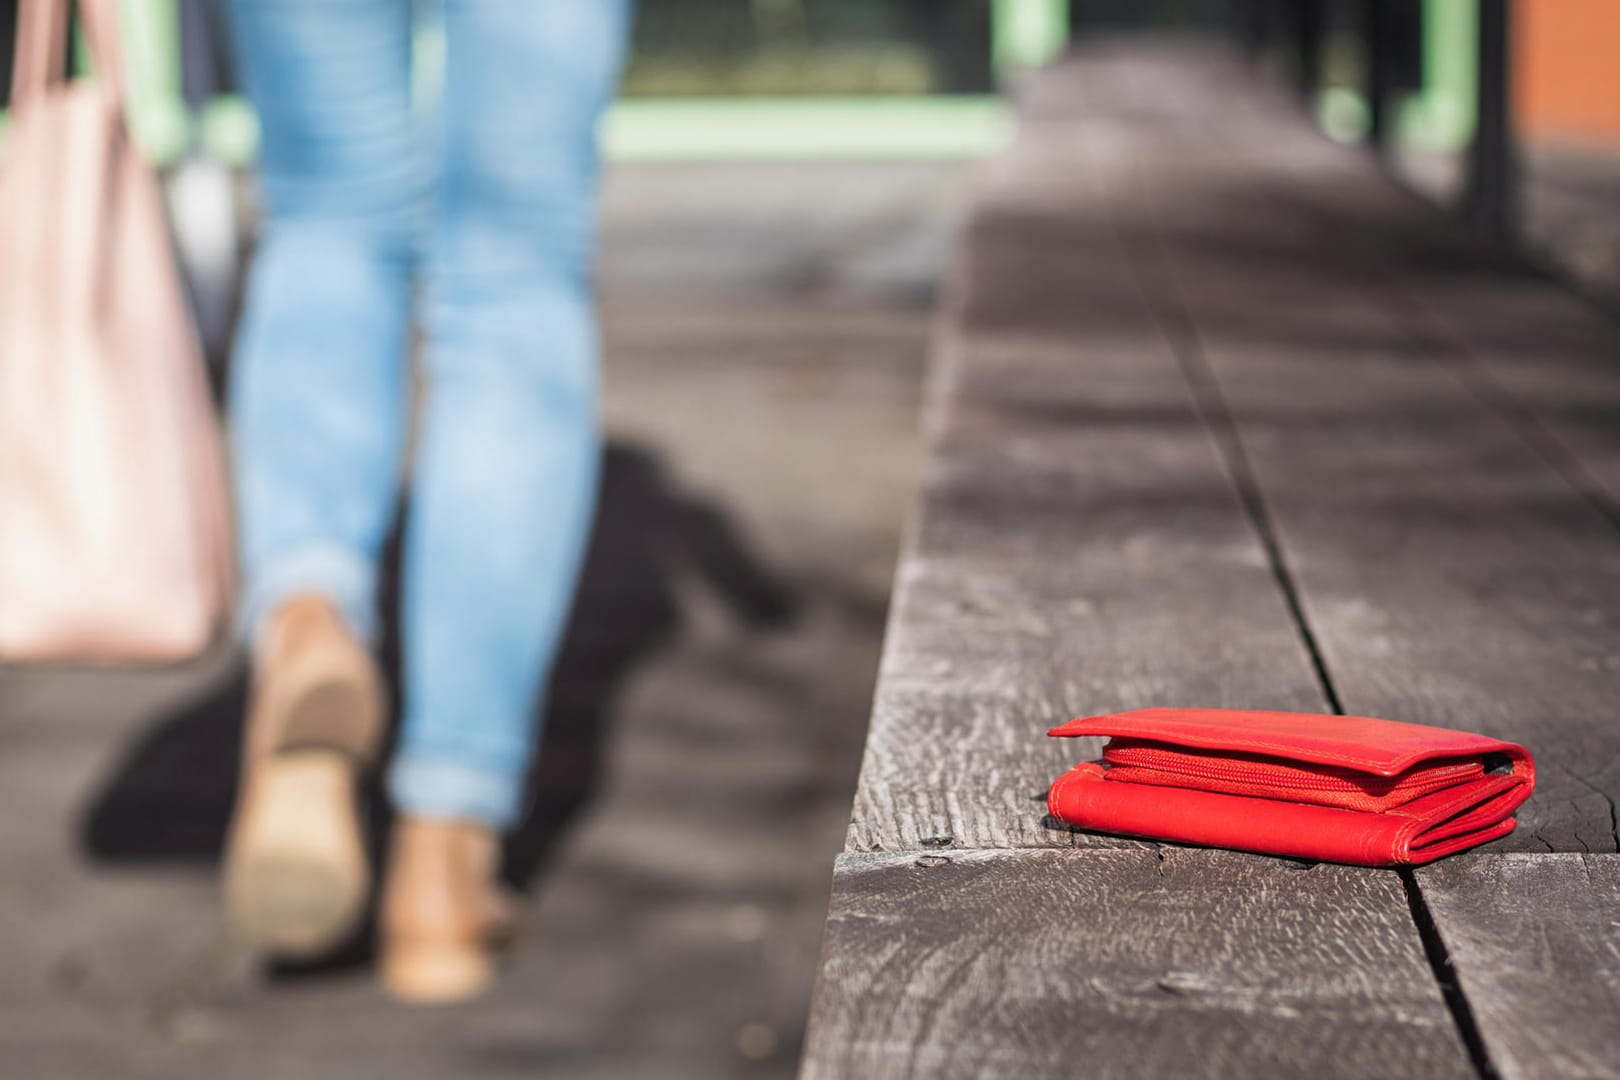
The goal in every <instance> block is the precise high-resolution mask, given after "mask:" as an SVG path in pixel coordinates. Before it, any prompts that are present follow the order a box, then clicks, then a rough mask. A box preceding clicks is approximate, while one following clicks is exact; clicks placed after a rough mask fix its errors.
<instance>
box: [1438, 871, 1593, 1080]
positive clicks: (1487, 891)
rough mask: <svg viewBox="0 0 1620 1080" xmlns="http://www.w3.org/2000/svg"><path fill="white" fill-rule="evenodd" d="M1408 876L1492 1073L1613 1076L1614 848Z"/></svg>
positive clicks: (1512, 1077)
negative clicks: (1436, 929) (1418, 888)
mask: <svg viewBox="0 0 1620 1080" xmlns="http://www.w3.org/2000/svg"><path fill="white" fill-rule="evenodd" d="M1417 879H1418V881H1419V882H1420V883H1421V884H1422V887H1423V895H1424V898H1425V900H1426V902H1427V904H1428V906H1429V909H1430V910H1431V911H1432V912H1433V913H1434V916H1435V919H1436V920H1437V921H1438V922H1439V924H1440V925H1441V928H1442V929H1441V936H1442V937H1443V938H1444V939H1445V943H1446V947H1447V949H1448V950H1449V951H1450V955H1451V962H1452V965H1453V967H1454V968H1455V969H1456V973H1457V979H1458V982H1459V983H1460V985H1461V987H1462V990H1463V993H1464V994H1465V995H1466V997H1467V999H1468V1003H1469V1006H1470V1007H1471V1009H1472V1010H1473V1013H1474V1016H1475V1018H1476V1019H1477V1020H1478V1022H1479V1027H1480V1031H1481V1033H1482V1035H1483V1036H1484V1039H1485V1045H1486V1049H1487V1050H1488V1051H1489V1053H1490V1059H1491V1061H1492V1063H1493V1064H1494V1065H1495V1066H1496V1069H1497V1072H1498V1073H1500V1074H1501V1075H1502V1076H1503V1077H1505V1078H1508V1080H1520V1078H1523V1080H1535V1078H1538V1077H1543V1076H1577V1077H1599V1076H1602V1077H1613V1076H1620V856H1617V855H1573V854H1557V855H1552V854H1545V853H1543V854H1539V855H1532V854H1509V855H1489V854H1478V855H1466V856H1462V857H1460V858H1456V859H1450V860H1447V861H1445V862H1441V863H1437V864H1435V865H1434V866H1431V867H1426V868H1424V869H1422V870H1419V871H1418V872H1417Z"/></svg>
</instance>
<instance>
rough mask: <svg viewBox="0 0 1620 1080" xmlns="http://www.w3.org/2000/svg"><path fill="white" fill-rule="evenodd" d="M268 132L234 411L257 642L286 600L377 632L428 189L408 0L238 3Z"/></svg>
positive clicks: (245, 66) (238, 25)
mask: <svg viewBox="0 0 1620 1080" xmlns="http://www.w3.org/2000/svg"><path fill="white" fill-rule="evenodd" d="M229 9H230V10H229V14H230V16H231V20H230V21H231V26H232V30H233V35H234V37H235V40H236V45H237V53H238V57H239V60H240V65H241V68H242V73H243V76H244V79H245V83H246V88H247V91H248V94H249V96H250V97H251V99H252V101H253V105H254V106H255V108H256V109H257V111H258V116H259V124H260V127H261V130H262V139H261V161H260V170H259V185H260V186H259V190H260V196H261V200H262V203H263V210H264V218H263V228H262V230H261V233H260V241H259V250H258V253H257V257H256V260H255V264H254V267H253V270H252V273H251V276H250V278H249V283H248V290H247V301H246V309H245V311H244V313H243V318H242V324H241V329H240V331H239V335H238V338H237V343H236V352H235V364H234V369H233V373H232V379H231V412H232V418H233V423H232V430H233V442H234V446H233V449H234V466H235V470H236V488H237V498H238V503H239V506H238V511H239V515H240V518H241V540H242V558H243V569H244V575H243V578H244V582H243V590H244V595H243V598H242V613H243V616H242V617H243V629H244V632H245V633H246V634H247V635H248V636H249V637H250V638H251V637H253V636H254V635H255V634H256V632H257V630H258V629H259V627H260V626H261V625H262V622H263V619H264V617H265V616H266V615H267V614H268V613H269V612H270V611H271V610H272V609H273V608H274V607H275V606H276V604H277V603H279V602H280V601H281V600H283V599H285V598H287V597H288V596H289V595H291V594H293V593H297V592H304V591H317V592H321V593H324V594H326V595H327V596H329V597H330V598H331V599H332V600H333V601H334V602H335V603H336V604H337V605H338V607H339V608H340V609H341V610H342V611H343V613H344V614H345V616H346V617H347V618H348V620H349V621H350V623H351V624H352V625H353V627H354V628H355V630H356V631H357V632H358V633H360V634H361V635H362V636H365V637H370V636H371V635H372V634H373V628H374V624H375V614H374V603H375V601H374V593H375V580H376V561H377V555H378V552H379V549H380V547H381V545H382V543H383V541H384V539H385V537H386V534H387V530H388V526H389V522H390V518H391V515H392V511H393V507H394V503H395V497H396V494H397V491H398V477H399V455H400V450H401V439H402V432H403V427H404V410H405V394H406V387H407V381H406V365H407V352H406V350H407V333H408V325H409V304H410V274H411V262H412V252H413V248H414V243H415V234H416V232H417V231H418V230H417V229H416V221H417V218H418V217H419V216H420V207H421V206H422V205H423V196H424V194H425V187H424V185H423V184H422V183H421V178H420V172H421V171H420V169H419V167H418V165H419V161H420V155H419V153H418V151H417V150H416V149H415V133H414V132H413V121H412V118H411V112H410V54H409V48H410V26H409V8H408V4H407V0H231V3H230V4H229Z"/></svg>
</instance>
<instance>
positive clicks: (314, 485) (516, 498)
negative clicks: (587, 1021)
mask: <svg viewBox="0 0 1620 1080" xmlns="http://www.w3.org/2000/svg"><path fill="white" fill-rule="evenodd" d="M230 4H231V12H230V14H231V16H232V19H231V22H232V26H233V32H234V35H235V38H236V41H237V52H238V58H239V61H240V64H241V68H242V74H243V77H244V80H245V85H246V87H247V90H248V93H249V95H250V97H251V98H252V101H253V104H254V106H255V107H256V109H257V111H258V115H259V122H260V127H261V131H262V138H261V160H260V176H259V180H260V194H261V197H262V201H263V206H264V219H263V230H262V233H261V235H260V242H259V250H258V255H257V261H256V264H255V265H254V267H253V271H252V274H251V277H250V280H249V284H248V293H247V305H246V311H245V312H244V315H243V320H242V325H241V330H240V335H239V337H238V340H237V348H236V358H235V370H234V374H233V379H232V384H231V411H232V417H233V422H232V426H233V435H234V452H235V468H236V480H237V491H238V500H239V504H240V505H239V514H240V519H241V534H242V559H243V565H244V596H243V605H242V607H243V618H244V630H245V632H246V633H247V635H248V636H249V637H250V639H251V638H252V637H253V636H255V635H256V634H257V633H258V632H259V631H260V629H261V628H262V626H263V623H264V620H265V618H266V617H267V615H268V614H269V612H271V611H272V610H273V609H274V608H275V607H276V606H277V605H278V604H279V603H280V602H281V601H283V600H285V599H287V598H288V597H289V596H291V595H293V594H296V593H304V592H311V591H314V592H318V593H321V594H324V595H325V596H327V597H329V598H330V599H331V600H332V601H333V602H334V603H335V604H336V605H337V606H338V608H339V609H340V610H341V611H342V612H343V613H344V614H345V616H346V617H347V619H348V621H349V623H350V625H351V626H352V627H353V629H354V630H355V632H356V633H357V634H359V635H360V636H361V637H363V638H366V639H370V640H374V639H375V634H376V621H377V619H376V610H375V608H376V591H377V590H376V586H377V562H378V557H379V552H380V550H381V548H382V546H383V544H384V542H385V539H386V536H387V534H388V532H389V529H390V526H391V523H392V517H393V513H394V509H395V507H396V505H397V500H398V494H399V487H400V483H401V481H400V478H401V476H402V474H403V469H402V463H401V458H402V456H403V452H404V447H405V442H406V423H407V413H408V409H409V398H410V392H411V382H412V380H411V375H410V368H409V361H408V356H409V353H410V343H411V339H412V330H413V326H414V325H416V324H417V323H418V322H419V323H420V326H421V329H422V331H423V347H422V354H421V355H422V376H423V382H424V389H425V391H426V400H425V405H424V409H423V413H422V419H421V427H420V430H419V432H418V434H417V439H416V448H415V462H414V468H413V469H412V470H411V471H410V504H409V513H408V515H407V521H406V536H405V551H404V581H403V586H402V589H403V595H402V619H403V626H402V630H403V639H404V662H405V670H404V690H405V700H404V704H403V728H402V730H401V732H400V738H399V744H398V752H397V756H396V758H395V760H394V762H393V763H392V766H391V768H390V771H389V776H388V785H389V791H390V794H391V797H392V799H393V801H394V803H395V805H396V806H397V807H398V808H399V809H400V810H402V811H404V812H406V813H411V814H418V815H424V816H430V817H453V818H463V819H472V820H476V821H483V822H487V823H489V824H491V825H494V826H496V827H506V826H510V825H511V824H513V822H514V821H515V820H516V818H517V817H518V815H519V814H520V812H521V810H522V809H523V808H522V805H521V801H522V789H523V780H524V777H525V775H526V772H527V768H528V765H529V761H530V757H531V756H532V752H533V748H534V744H535V740H536V735H537V732H536V730H535V724H534V720H533V717H534V712H535V706H536V697H537V695H538V692H539V690H540V687H541V686H542V685H543V683H544V681H545V679H546V678H547V676H548V674H549V669H550V666H551V662H552V657H553V655H554V653H555V651H556V647H557V642H558V638H559V636H560V634H561V631H562V627H563V624H564V622H565V619H566V617H567V613H568V608H569V604H570V601H571V598H572V595H573V591H574V582H575V578H576V576H577V574H578V567H579V563H580V559H581V554H582V549H583V547H584V541H585V538H586V535H587V533H588V531H589V525H590V519H591V514H592V507H593V503H594V493H595V485H596V473H597V466H598V459H599V457H600V445H599V438H598V432H597V422H596V389H597V341H596V329H595V323H594V315H593V311H592V303H591V294H590V263H591V256H592V250H593V246H594V218H595V191H596V186H597V151H596V128H597V121H598V119H599V117H600V115H601V112H602V110H603V108H604V107H605V106H606V104H607V102H608V101H609V100H610V98H611V96H612V93H613V90H614V87H615V84H616V82H617V76H618V71H619V64H620V59H621V54H622V51H623V45H624V41H625V38H626V31H627V24H628V22H629V14H630V12H629V7H630V4H629V0H443V19H444V40H445V54H444V87H443V98H442V101H441V102H440V103H439V104H438V107H437V108H436V109H435V110H432V111H431V122H429V118H428V117H424V116H422V115H419V113H418V111H417V110H415V109H414V108H413V104H412V86H411V61H410V56H411V42H412V24H413V10H412V4H411V0H230ZM413 300H414V301H415V303H413Z"/></svg>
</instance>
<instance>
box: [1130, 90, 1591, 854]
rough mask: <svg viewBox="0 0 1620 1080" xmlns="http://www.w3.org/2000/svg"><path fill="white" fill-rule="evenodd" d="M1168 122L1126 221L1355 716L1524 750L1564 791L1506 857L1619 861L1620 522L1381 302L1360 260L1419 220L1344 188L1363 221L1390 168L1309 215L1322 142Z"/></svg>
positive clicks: (1293, 128) (1395, 241)
mask: <svg viewBox="0 0 1620 1080" xmlns="http://www.w3.org/2000/svg"><path fill="white" fill-rule="evenodd" d="M1252 122H1256V123H1257V122H1258V121H1252ZM1168 127H1169V125H1168V123H1167V124H1165V125H1161V129H1160V131H1159V133H1158V135H1157V136H1156V138H1157V140H1158V142H1157V145H1155V141H1154V138H1153V137H1149V136H1144V137H1143V139H1142V140H1140V144H1141V145H1140V148H1139V154H1140V156H1139V159H1138V167H1137V171H1136V173H1135V175H1134V177H1133V178H1132V179H1131V182H1130V183H1129V184H1128V185H1121V186H1120V187H1118V188H1117V190H1116V194H1115V196H1114V198H1113V199H1112V200H1111V202H1110V209H1111V212H1113V213H1114V214H1115V215H1116V220H1117V221H1118V222H1119V224H1120V228H1121V231H1122V235H1124V236H1126V237H1127V241H1126V242H1127V244H1128V246H1132V247H1133V249H1134V250H1135V252H1136V256H1137V262H1138V264H1139V270H1140V272H1141V274H1142V277H1143V280H1144V287H1145V288H1146V289H1147V290H1148V292H1149V294H1150V296H1151V297H1152V298H1153V302H1154V303H1155V305H1156V306H1157V307H1158V308H1159V309H1160V310H1161V312H1163V313H1164V316H1165V317H1166V318H1167V319H1172V320H1174V319H1176V318H1178V317H1179V318H1184V319H1185V320H1187V321H1189V322H1190V325H1191V326H1192V328H1193V333H1192V334H1190V335H1189V336H1188V338H1187V340H1185V341H1184V342H1183V343H1182V345H1183V349H1184V351H1186V352H1188V353H1191V354H1193V357H1192V362H1193V363H1194V364H1198V365H1206V366H1207V370H1208V373H1209V375H1210V376H1211V378H1212V379H1213V380H1215V381H1216V382H1217V383H1218V387H1217V389H1216V390H1215V393H1216V394H1218V395H1219V397H1220V399H1221V400H1222V402H1223V403H1224V405H1225V407H1227V408H1228V409H1229V410H1230V415H1231V417H1232V420H1233V423H1234V424H1235V426H1236V431H1237V433H1238V435H1239V437H1240V442H1241V446H1242V448H1243V451H1242V452H1243V453H1244V454H1246V456H1247V458H1248V460H1249V461H1250V462H1251V463H1252V468H1253V473H1254V477H1255V483H1256V485H1257V490H1258V493H1259V497H1260V498H1261V499H1262V500H1263V503H1264V506H1265V507H1266V510H1267V513H1268V514H1269V516H1270V518H1271V519H1272V520H1273V523H1274V526H1275V529H1276V533H1277V536H1278V538H1279V541H1280V543H1281V547H1282V550H1283V551H1284V552H1285V554H1286V557H1287V560H1288V562H1289V565H1290V567H1291V569H1292V572H1293V574H1294V575H1295V577H1296V578H1297V584H1298V589H1299V593H1300V598H1301V606H1302V608H1303V611H1304V613H1305V615H1306V616H1307V618H1308V621H1309V625H1310V627H1311V630H1312V632H1313V633H1314V635H1315V637H1316V639H1317V641H1318V643H1319V645H1320V649H1321V654H1322V656H1323V659H1324V661H1325V665H1326V668H1327V670H1328V671H1329V673H1330V674H1331V676H1332V678H1333V681H1334V684H1335V687H1336V689H1337V691H1338V695H1339V698H1340V700H1341V702H1342V704H1343V706H1344V708H1345V709H1346V710H1347V711H1350V712H1356V713H1367V714H1372V715H1382V716H1391V717H1394V718H1397V719H1407V720H1414V721H1418V722H1424V723H1435V724H1441V725H1445V726H1455V727H1462V728H1469V729H1473V730H1480V731H1485V732H1489V733H1491V734H1496V735H1500V736H1503V737H1507V738H1512V739H1515V740H1518V741H1521V742H1524V743H1525V744H1527V745H1528V746H1530V747H1531V749H1532V750H1533V751H1534V752H1535V753H1536V756H1537V758H1538V761H1539V762H1540V763H1541V766H1542V772H1541V777H1542V781H1541V787H1540V790H1539V791H1538V793H1537V796H1536V798H1535V799H1534V800H1532V802H1531V803H1530V804H1529V805H1528V806H1527V807H1526V808H1525V810H1524V812H1523V813H1522V815H1521V820H1522V822H1523V825H1524V827H1523V828H1522V829H1521V830H1520V832H1519V833H1517V834H1515V835H1514V836H1513V837H1510V838H1509V839H1508V840H1506V841H1504V842H1503V846H1504V847H1505V848H1508V849H1519V850H1527V849H1529V850H1549V849H1551V850H1564V851H1586V850H1599V851H1613V850H1615V849H1616V847H1617V835H1616V829H1615V816H1614V799H1615V796H1616V794H1617V793H1620V730H1617V729H1616V728H1615V726H1614V725H1613V724H1612V723H1610V722H1609V720H1608V711H1609V706H1608V704H1607V703H1609V702H1612V701H1613V700H1614V699H1615V697H1616V694H1617V693H1620V543H1617V540H1620V537H1617V536H1616V534H1615V530H1614V528H1613V526H1612V524H1611V523H1610V522H1609V521H1607V520H1606V519H1605V518H1604V517H1603V515H1602V514H1600V513H1598V512H1597V511H1596V510H1595V509H1594V507H1593V506H1592V504H1591V503H1590V501H1589V500H1588V499H1586V498H1584V497H1583V496H1582V495H1581V494H1580V493H1579V492H1577V491H1576V490H1574V489H1573V488H1572V487H1571V486H1570V485H1569V483H1568V482H1567V481H1566V479H1565V478H1564V477H1563V476H1562V475H1561V474H1560V473H1559V472H1558V470H1557V469H1555V468H1554V467H1552V465H1550V464H1549V462H1548V461H1547V460H1546V459H1545V457H1544V456H1543V455H1542V454H1540V453H1538V452H1537V450H1536V448H1535V447H1534V446H1533V445H1531V444H1530V443H1528V442H1527V441H1526V440H1525V439H1524V438H1523V436H1522V432H1521V431H1520V430H1519V429H1518V428H1517V427H1516V426H1515V424H1514V423H1513V422H1511V420H1510V418H1508V417H1505V416H1504V415H1503V414H1502V413H1501V411H1500V410H1498V409H1496V408H1494V407H1493V406H1492V405H1491V403H1490V402H1489V401H1487V400H1485V399H1483V398H1481V396H1480V395H1479V394H1477V393H1475V392H1474V391H1473V389H1471V388H1470V387H1469V385H1468V384H1467V383H1466V382H1465V381H1463V380H1462V379H1460V378H1459V377H1458V374H1457V372H1456V370H1455V368H1454V365H1453V363H1452V362H1451V361H1450V359H1448V358H1447V357H1446V356H1443V355H1437V353H1436V351H1435V348H1434V346H1433V343H1432V341H1431V340H1430V339H1427V338H1425V337H1424V336H1423V335H1422V334H1421V333H1420V332H1418V331H1417V330H1416V329H1415V328H1414V327H1413V326H1412V325H1411V322H1410V316H1409V313H1408V312H1407V311H1406V310H1404V309H1403V307H1402V306H1401V305H1399V304H1396V303H1394V302H1392V300H1391V299H1390V298H1389V297H1388V296H1387V295H1382V294H1380V293H1379V292H1378V291H1377V290H1374V289H1370V288H1368V287H1367V286H1366V284H1365V273H1364V271H1365V264H1364V263H1362V262H1358V261H1357V260H1358V259H1361V258H1363V256H1362V255H1361V254H1358V252H1365V251H1367V250H1369V249H1375V248H1376V249H1378V250H1381V251H1382V252H1383V256H1382V257H1383V258H1385V259H1390V258H1391V257H1392V256H1391V253H1398V252H1400V251H1402V250H1403V247H1402V244H1403V235H1404V233H1403V230H1404V229H1405V226H1404V225H1403V223H1402V221H1401V220H1400V219H1399V218H1392V219H1391V220H1390V221H1388V222H1381V220H1380V219H1378V218H1375V217H1371V216H1369V215H1366V214H1352V213H1348V212H1347V213H1345V214H1343V215H1335V214H1334V212H1333V207H1334V201H1333V191H1335V190H1342V191H1345V193H1346V195H1345V198H1346V205H1347V206H1350V207H1355V206H1357V205H1358V204H1357V203H1356V201H1355V199H1354V197H1353V194H1354V193H1353V191H1352V190H1351V189H1352V188H1353V186H1354V184H1352V183H1351V181H1354V182H1355V183H1358V184H1359V183H1381V182H1383V181H1381V180H1380V179H1379V178H1378V177H1377V176H1376V174H1374V173H1372V172H1371V171H1370V169H1369V170H1368V171H1366V172H1364V173H1362V172H1358V171H1355V170H1351V169H1349V168H1348V167H1345V166H1343V165H1342V164H1335V165H1334V166H1333V168H1332V169H1329V170H1325V171H1324V173H1323V175H1322V176H1319V177H1318V178H1317V182H1316V187H1315V189H1314V190H1313V191H1312V194H1311V196H1310V197H1309V198H1308V199H1306V198H1302V197H1291V196H1290V195H1289V194H1288V192H1289V190H1290V185H1296V186H1297V185H1299V184H1300V183H1301V177H1302V174H1301V171H1300V169H1298V168H1297V167H1296V166H1295V165H1293V164H1291V163H1289V162H1288V161H1286V160H1282V158H1283V157H1284V156H1285V155H1286V154H1287V152H1288V150H1289V146H1290V140H1294V141H1299V140H1305V139H1309V140H1312V145H1311V146H1310V148H1309V151H1308V152H1309V153H1310V154H1316V155H1321V154H1323V153H1325V151H1323V150H1322V149H1321V148H1320V146H1318V145H1316V144H1317V140H1316V138H1315V136H1314V135H1312V134H1310V133H1309V132H1308V131H1306V130H1305V129H1304V128H1303V126H1302V125H1299V124H1297V123H1290V124H1288V125H1282V124H1280V123H1279V124H1278V125H1276V127H1275V130H1272V131H1271V132H1270V138H1268V139H1266V140H1263V141H1262V143H1261V145H1263V146H1269V147H1270V148H1271V149H1270V150H1269V151H1262V150H1257V149H1256V148H1255V146H1254V145H1252V144H1251V143H1250V142H1245V143H1244V144H1243V147H1242V150H1243V152H1242V153H1238V152H1237V151H1236V150H1232V149H1228V150H1227V151H1226V152H1224V154H1219V155H1217V154H1212V153H1209V152H1207V151H1205V150H1203V149H1200V148H1198V146H1197V144H1198V142H1199V141H1200V136H1198V135H1196V134H1194V133H1193V132H1192V127H1193V125H1190V124H1189V125H1187V126H1186V127H1185V128H1182V129H1180V132H1179V135H1178V132H1177V130H1176V129H1171V130H1168V131H1166V130H1165V129H1166V128H1168ZM1200 130H1203V129H1200ZM1202 141H1203V142H1204V143H1205V144H1206V145H1207V144H1208V143H1209V142H1210V141H1211V140H1209V139H1204V140H1202ZM1189 144H1191V145H1192V149H1189ZM1332 152H1334V153H1337V151H1332ZM1172 167H1173V168H1174V174H1173V176H1174V180H1173V185H1174V186H1173V189H1172V188H1171V187H1170V186H1169V183H1168V182H1167V181H1166V180H1165V179H1163V178H1164V177H1165V176H1166V175H1167V173H1168V170H1169V169H1171V168H1172ZM1328 185H1338V187H1336V188H1332V187H1329V186H1328ZM1172 190H1173V192H1174V197H1173V200H1172V196H1171V194H1170V192H1171V191H1172ZM1352 233H1353V234H1355V235H1357V236H1358V237H1359V240H1358V241H1357V243H1356V244H1355V245H1353V246H1352V247H1351V248H1350V249H1348V250H1345V251H1342V252H1341V249H1340V247H1339V246H1337V244H1336V240H1335V238H1336V237H1338V236H1342V235H1350V234H1352ZM1165 251H1168V253H1169V254H1168V261H1166V259H1165V258H1164V252H1165ZM1422 271H1423V266H1422V265H1421V264H1419V265H1417V266H1414V267H1413V272H1414V273H1421V272H1422ZM1614 377H1615V378H1616V379H1620V371H1617V372H1616V373H1615V375H1614Z"/></svg>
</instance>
